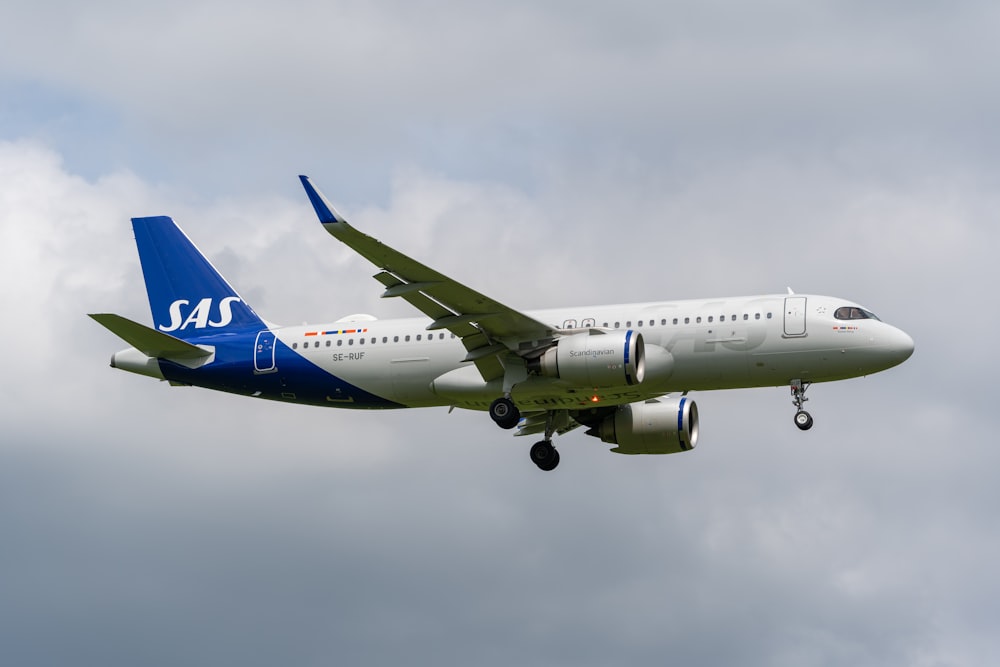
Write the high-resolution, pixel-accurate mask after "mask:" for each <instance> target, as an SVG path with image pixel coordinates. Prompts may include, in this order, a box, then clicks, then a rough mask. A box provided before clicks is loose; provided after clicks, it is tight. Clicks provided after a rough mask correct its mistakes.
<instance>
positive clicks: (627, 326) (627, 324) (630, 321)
mask: <svg viewBox="0 0 1000 667" xmlns="http://www.w3.org/2000/svg"><path fill="white" fill-rule="evenodd" d="M631 326H632V320H629V321H628V322H626V323H625V327H626V328H629V327H631Z"/></svg>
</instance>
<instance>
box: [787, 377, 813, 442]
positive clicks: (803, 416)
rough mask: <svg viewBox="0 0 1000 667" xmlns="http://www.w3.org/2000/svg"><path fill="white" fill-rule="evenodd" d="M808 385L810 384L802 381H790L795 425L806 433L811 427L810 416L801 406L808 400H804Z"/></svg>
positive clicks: (811, 420) (811, 419)
mask: <svg viewBox="0 0 1000 667" xmlns="http://www.w3.org/2000/svg"><path fill="white" fill-rule="evenodd" d="M810 384H811V383H810V382H803V381H802V380H792V403H794V404H795V425H796V426H798V427H799V428H800V429H801V430H803V431H808V430H809V429H811V428H812V425H813V418H812V415H810V414H809V413H808V412H806V411H805V410H803V409H802V404H803V403H805V402H806V401H808V400H809V399H808V398H806V389H808V388H809V385H810Z"/></svg>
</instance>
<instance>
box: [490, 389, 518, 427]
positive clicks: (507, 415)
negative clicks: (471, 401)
mask: <svg viewBox="0 0 1000 667" xmlns="http://www.w3.org/2000/svg"><path fill="white" fill-rule="evenodd" d="M490 418H491V419H493V421H495V422H496V424H497V426H499V427H500V428H505V429H511V428H514V427H515V426H517V422H519V421H521V411H520V410H518V409H517V406H516V405H514V401H512V400H510V399H509V398H507V397H506V396H502V397H500V398H498V399H496V400H495V401H493V402H492V403H490Z"/></svg>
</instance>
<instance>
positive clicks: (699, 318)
mask: <svg viewBox="0 0 1000 667" xmlns="http://www.w3.org/2000/svg"><path fill="white" fill-rule="evenodd" d="M695 324H701V316H699V317H698V318H697V319H695Z"/></svg>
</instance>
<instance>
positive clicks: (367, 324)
mask: <svg viewBox="0 0 1000 667" xmlns="http://www.w3.org/2000/svg"><path fill="white" fill-rule="evenodd" d="M844 306H856V304H852V303H851V302H848V301H845V300H843V299H838V298H833V297H824V296H815V295H797V294H796V295H763V296H749V297H727V298H720V299H705V300H689V301H671V302H650V303H634V304H622V305H612V306H587V307H578V308H562V309H554V310H545V311H536V312H532V313H529V315H530V316H531V317H534V318H536V319H538V320H539V321H542V322H545V323H548V324H551V325H552V326H553V327H554V328H557V329H560V330H586V329H610V330H615V329H632V330H634V331H637V332H640V333H641V334H642V336H643V339H644V341H645V345H646V373H645V377H644V379H643V380H642V382H640V383H638V384H635V385H633V386H621V387H600V388H589V387H580V386H572V385H569V384H567V383H564V382H562V381H560V380H558V379H554V378H542V377H537V376H530V377H528V378H526V379H524V380H523V381H522V382H519V383H517V384H516V385H515V386H514V387H513V390H512V397H513V398H514V400H515V401H516V402H517V403H518V405H520V406H523V407H525V408H528V409H531V408H536V409H557V408H564V409H574V408H585V407H596V406H598V405H619V404H624V403H631V402H635V401H641V400H644V399H648V398H653V397H656V396H660V395H662V394H664V393H667V392H675V391H688V390H708V389H734V388H740V387H763V386H778V385H787V384H789V383H790V382H792V381H796V380H797V381H802V382H825V381H831V380H841V379H845V378H850V377H857V376H861V375H867V374H869V373H874V372H877V371H880V370H884V369H886V368H890V367H892V366H895V365H896V364H898V363H901V362H902V361H904V360H905V359H906V358H907V357H908V356H909V355H910V353H911V352H912V349H913V342H912V340H911V339H910V338H909V336H907V335H906V334H905V333H903V332H902V331H900V330H899V329H897V328H895V327H893V326H891V325H889V324H886V323H884V322H882V321H880V320H878V319H875V318H866V319H846V320H845V319H838V318H836V317H834V312H835V311H836V310H837V309H838V308H843V307H844ZM427 324H428V320H427V319H426V318H411V319H399V320H375V319H367V318H364V317H360V318H353V319H349V320H347V321H339V322H337V323H334V324H327V325H316V326H309V325H306V326H301V327H282V328H280V329H274V330H273V332H274V334H275V335H276V337H277V339H278V340H279V341H280V342H281V343H283V344H284V345H286V346H287V347H289V348H291V349H292V350H293V351H294V352H295V353H296V354H298V355H301V357H303V358H304V359H305V360H307V361H309V362H310V363H312V364H315V365H316V366H318V367H319V368H322V369H323V370H325V371H326V372H328V373H329V374H330V375H333V376H336V377H338V378H341V379H343V380H344V381H346V382H349V383H351V384H352V385H355V386H357V387H360V388H362V389H364V390H366V391H368V392H371V393H372V394H375V395H378V396H381V397H383V398H385V399H388V400H390V401H394V402H396V403H398V404H401V405H405V406H411V407H418V406H432V405H454V406H457V407H462V408H470V409H486V408H487V407H488V406H489V404H490V401H491V399H492V398H494V397H495V396H496V395H497V394H498V391H499V390H500V384H501V383H500V382H499V381H494V382H493V383H485V382H483V380H482V378H481V376H480V375H479V373H478V372H477V370H476V368H475V366H473V364H471V363H469V362H464V363H463V361H462V360H463V358H464V357H465V355H466V350H465V348H464V347H463V345H462V343H461V341H460V340H458V339H457V338H456V337H454V336H453V335H452V334H450V333H448V332H446V331H445V332H442V331H428V330H427V329H426V326H427ZM278 370H279V371H280V369H278ZM328 400H329V401H330V405H331V406H335V405H337V401H336V399H335V397H328Z"/></svg>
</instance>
